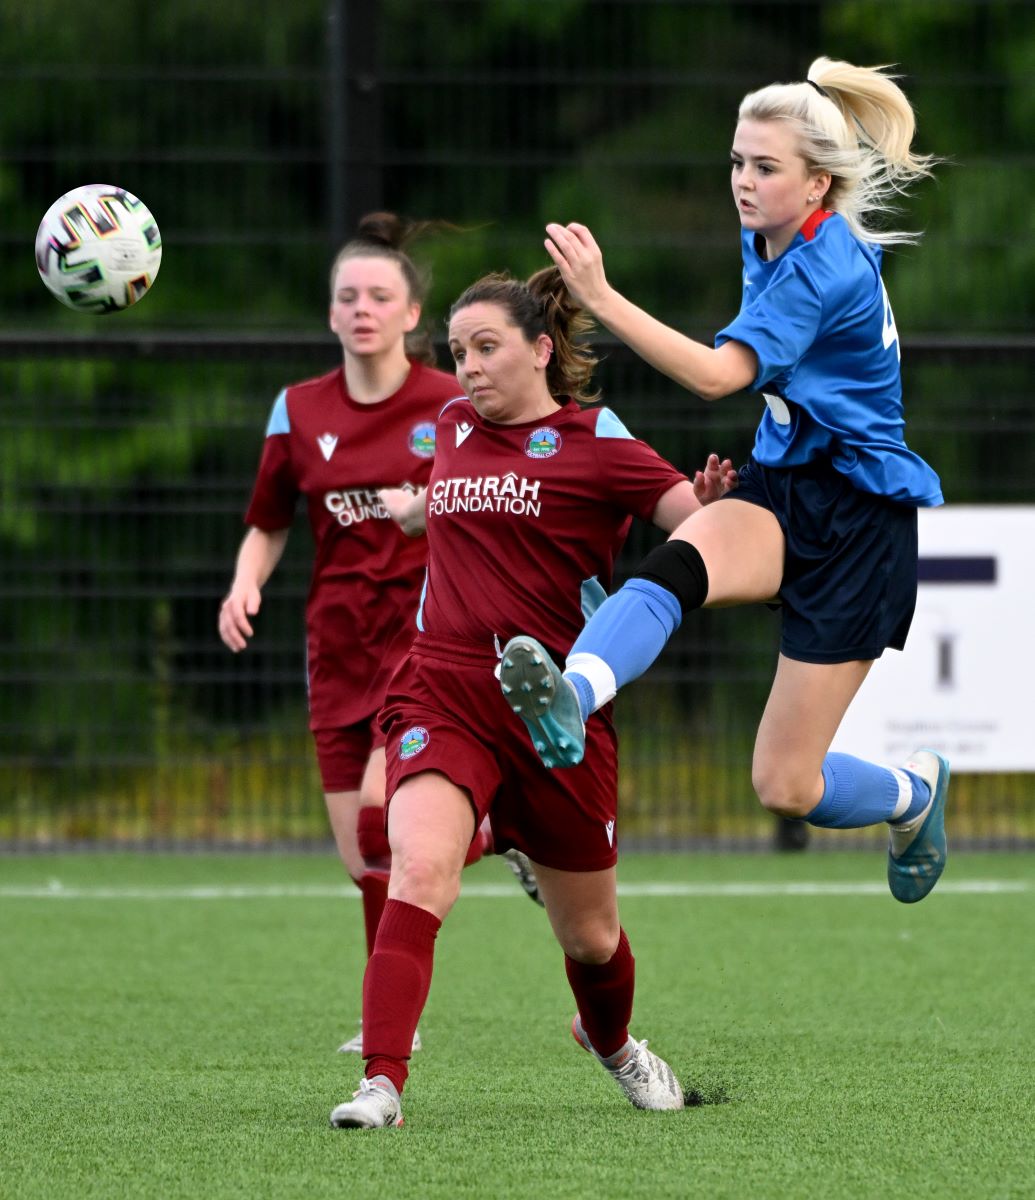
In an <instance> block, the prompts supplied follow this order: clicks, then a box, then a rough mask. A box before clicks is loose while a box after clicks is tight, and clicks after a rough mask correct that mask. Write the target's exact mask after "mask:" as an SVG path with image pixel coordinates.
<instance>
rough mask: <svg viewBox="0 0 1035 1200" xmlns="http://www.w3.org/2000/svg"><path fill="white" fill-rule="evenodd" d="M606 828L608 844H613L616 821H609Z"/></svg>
mask: <svg viewBox="0 0 1035 1200" xmlns="http://www.w3.org/2000/svg"><path fill="white" fill-rule="evenodd" d="M604 828H605V829H606V830H607V844H608V845H609V846H613V845H614V844H615V823H614V821H608V823H607V824H606V825H605V826H604Z"/></svg>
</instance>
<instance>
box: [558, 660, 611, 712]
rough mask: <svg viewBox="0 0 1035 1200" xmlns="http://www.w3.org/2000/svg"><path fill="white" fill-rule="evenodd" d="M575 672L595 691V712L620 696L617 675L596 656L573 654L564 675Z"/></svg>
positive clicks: (565, 667)
mask: <svg viewBox="0 0 1035 1200" xmlns="http://www.w3.org/2000/svg"><path fill="white" fill-rule="evenodd" d="M569 671H574V672H575V673H576V674H577V675H581V676H582V678H583V679H585V680H588V682H589V686H590V687H591V688H592V689H593V711H594V712H596V710H597V709H598V708H602V707H603V706H604V705H605V704H606V703H607V702H608V701H609V700H613V699H614V698H615V696H617V695H618V681H617V680H616V679H615V673H614V671H612V670H611V668H610V667H609V666H608V665H607V663H606V662H604V660H603V659H602V658H600V657H598V656H597V655H596V654H584V653H583V654H572V655H570V656H569V658H568V660H567V662H566V663H565V664H564V673H565V675H567V674H568V672H569Z"/></svg>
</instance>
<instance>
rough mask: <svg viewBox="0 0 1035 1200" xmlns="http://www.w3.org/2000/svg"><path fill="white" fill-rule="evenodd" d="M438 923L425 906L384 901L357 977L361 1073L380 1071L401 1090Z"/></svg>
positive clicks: (428, 978) (371, 1074)
mask: <svg viewBox="0 0 1035 1200" xmlns="http://www.w3.org/2000/svg"><path fill="white" fill-rule="evenodd" d="M441 927H442V922H441V921H440V920H439V919H438V917H436V916H435V915H434V914H433V913H430V912H428V911H427V910H426V909H423V908H417V906H416V905H414V904H407V903H406V902H405V901H404V900H389V901H388V903H387V904H386V905H385V910H384V913H383V915H382V917H381V924H380V926H379V927H378V931H377V941H376V942H375V944H374V952H373V954H371V956H370V961H369V962H368V963H367V972H366V975H365V976H364V979H363V1057H364V1058H365V1059H366V1060H367V1066H366V1076H367V1078H368V1079H373V1077H374V1076H375V1075H385V1076H387V1077H388V1078H389V1079H390V1080H391V1081H392V1083H393V1084H394V1085H395V1087H396V1089H397V1090H398V1091H399V1092H401V1091H402V1090H403V1085H404V1084H405V1083H406V1076H407V1075H408V1074H409V1067H408V1065H407V1064H408V1062H409V1058H410V1052H411V1051H412V1049H413V1035H414V1033H415V1032H416V1030H417V1022H418V1021H419V1020H420V1014H421V1013H422V1012H423V1010H424V1004H425V1001H426V1000H427V998H428V991H429V989H430V988H431V971H432V967H433V965H434V957H435V935H436V934H437V933H438V931H439V929H440V928H441Z"/></svg>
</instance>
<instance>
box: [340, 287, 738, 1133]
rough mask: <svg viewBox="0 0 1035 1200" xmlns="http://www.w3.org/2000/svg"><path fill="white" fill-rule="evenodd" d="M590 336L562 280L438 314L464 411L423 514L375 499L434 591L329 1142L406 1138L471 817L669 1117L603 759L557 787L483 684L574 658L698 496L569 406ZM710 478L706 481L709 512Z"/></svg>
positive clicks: (391, 709) (394, 500)
mask: <svg viewBox="0 0 1035 1200" xmlns="http://www.w3.org/2000/svg"><path fill="white" fill-rule="evenodd" d="M588 325H589V322H588V321H587V320H586V318H585V316H584V314H583V312H582V310H581V308H579V306H577V305H576V304H575V303H574V302H573V301H572V299H571V297H570V296H569V295H568V293H567V291H566V289H565V288H564V286H563V284H562V282H561V279H560V276H559V273H558V272H557V270H556V269H555V268H549V269H547V270H544V271H540V272H539V273H538V274H536V275H534V276H533V277H532V279H531V280H530V281H529V282H528V283H527V284H525V283H521V282H518V281H516V280H512V279H509V278H507V277H504V276H488V277H486V278H484V279H482V280H480V281H479V282H478V283H475V284H474V285H472V286H471V287H470V288H468V289H467V291H465V292H464V294H463V295H462V296H461V297H460V298H459V299H458V300H457V302H456V303H455V304H454V305H453V309H452V312H451V316H450V324H449V346H450V349H451V351H452V354H453V357H454V359H455V362H456V373H457V379H458V380H459V382H460V384H461V385H462V387H463V389H464V391H465V393H466V394H467V396H468V397H469V399H462V400H455V401H452V402H451V403H449V404H447V405H446V406H445V407H444V409H443V411H442V414H441V416H440V418H439V421H438V429H437V447H438V449H437V453H436V457H435V464H434V467H433V469H432V473H431V480H430V483H429V485H428V490H427V495H426V498H424V500H423V501H421V500H418V501H413V500H407V498H406V497H405V496H403V495H402V494H401V493H399V492H395V493H392V494H387V493H386V496H385V499H386V501H387V502H388V503H390V504H391V505H392V507H393V511H397V514H398V517H399V519H400V520H401V521H403V522H404V523H408V522H409V521H411V520H414V519H415V520H416V521H417V523H418V524H419V520H420V517H421V516H422V515H423V517H424V520H425V521H426V526H427V538H428V573H427V582H426V585H425V590H424V596H423V600H422V604H421V610H420V616H419V619H418V624H419V628H420V633H419V634H418V635H417V638H416V640H415V642H414V645H413V648H412V650H411V651H410V654H409V656H408V657H407V658H406V659H405V660H404V661H403V663H402V665H401V666H400V668H399V670H398V671H397V672H396V674H395V676H394V677H393V679H392V682H391V684H390V685H389V689H388V696H387V699H386V701H385V707H384V709H383V710H382V713H381V724H382V727H383V728H384V730H385V732H386V735H387V744H386V753H387V772H388V795H389V797H390V800H389V809H388V822H387V826H388V838H389V842H390V844H391V850H392V874H391V879H390V881H389V890H388V895H389V899H388V903H387V904H386V906H385V910H384V915H383V917H382V919H381V924H380V926H379V927H378V932H377V939H376V942H375V945H374V951H373V954H372V955H371V957H370V960H369V962H368V964H367V973H366V978H365V980H364V985H363V1036H364V1043H363V1054H364V1057H365V1058H366V1060H367V1061H366V1072H365V1077H364V1078H363V1079H362V1080H361V1081H360V1086H359V1090H358V1091H357V1092H356V1093H355V1094H354V1096H353V1098H352V1099H351V1100H349V1101H346V1102H345V1103H343V1104H340V1105H338V1107H337V1108H335V1109H334V1111H333V1112H332V1113H331V1124H332V1125H334V1126H336V1127H339V1128H365V1129H371V1128H384V1127H391V1126H397V1125H400V1124H402V1112H401V1102H400V1093H401V1092H402V1089H403V1085H404V1083H405V1081H406V1077H407V1074H408V1059H409V1057H410V1046H411V1043H412V1040H413V1032H414V1030H415V1029H416V1028H417V1022H418V1019H419V1017H420V1014H421V1011H422V1010H423V1008H424V1004H425V1001H426V999H427V996H428V991H429V988H430V985H431V974H432V962H433V951H434V945H435V938H436V935H437V933H438V930H439V928H440V926H441V924H442V921H443V919H444V918H445V916H446V914H447V913H448V912H449V910H450V908H451V907H452V905H453V903H454V902H455V900H456V898H457V895H458V892H459V888H460V873H461V868H462V866H463V861H464V855H465V852H466V847H467V846H468V844H469V843H470V840H471V837H472V834H473V833H474V831H475V830H476V829H477V828H478V827H479V825H480V824H481V822H482V820H483V819H484V817H485V816H486V814H490V815H491V820H492V828H493V835H494V837H495V840H496V845H497V847H510V848H516V849H519V850H521V851H523V852H524V853H526V854H527V855H528V857H529V858H530V859H531V860H532V861H533V864H534V865H535V871H536V876H537V878H538V880H539V888H540V891H541V894H542V896H543V898H544V899H545V902H546V910H547V913H548V914H549V917H550V922H551V925H552V927H553V930H554V933H555V934H556V937H557V940H558V941H559V942H560V944H561V947H562V948H563V950H564V955H565V958H564V962H565V969H566V971H567V976H568V980H569V983H570V985H571V989H572V992H573V993H574V996H575V1003H576V1007H577V1012H576V1015H575V1018H574V1022H573V1026H572V1031H573V1033H574V1035H575V1038H576V1039H577V1040H578V1042H579V1044H580V1045H581V1046H582V1047H583V1048H584V1049H585V1050H587V1051H589V1053H590V1054H591V1055H593V1056H594V1057H595V1058H596V1059H597V1061H598V1062H600V1063H601V1064H602V1065H603V1067H604V1068H605V1069H606V1070H607V1071H608V1073H609V1074H610V1075H611V1077H612V1078H613V1079H614V1080H615V1082H616V1083H617V1084H618V1086H619V1087H620V1088H621V1090H622V1092H623V1093H624V1094H625V1096H626V1097H628V1099H629V1100H630V1101H631V1102H632V1103H633V1104H634V1105H635V1106H637V1107H638V1108H647V1109H679V1108H682V1107H683V1092H682V1089H681V1088H680V1085H679V1083H678V1081H677V1080H676V1078H675V1076H674V1075H673V1073H672V1070H671V1068H670V1067H669V1066H668V1064H667V1063H666V1062H664V1061H663V1060H662V1059H661V1058H659V1057H658V1056H657V1055H655V1054H653V1053H652V1052H651V1051H650V1050H648V1049H647V1043H646V1042H645V1041H636V1040H634V1039H633V1038H632V1037H631V1036H630V1035H629V1028H628V1026H629V1020H630V1017H631V1013H632V1003H633V956H632V952H631V950H630V948H629V942H628V939H627V938H626V936H625V933H624V932H623V930H622V928H621V925H620V923H619V916H618V903H617V898H616V891H615V863H616V860H617V846H618V836H617V828H616V827H617V821H618V811H617V779H616V769H617V764H616V738H615V731H614V727H613V725H612V722H611V717H610V714H609V713H608V712H606V711H601V712H599V713H598V714H596V715H595V716H594V717H593V718H592V719H591V720H590V721H589V723H588V728H587V739H588V748H587V753H586V758H585V761H584V762H583V764H582V765H581V766H579V767H576V768H575V769H574V770H573V771H571V772H552V771H549V770H547V769H546V768H545V767H544V766H543V764H542V763H541V762H540V761H539V760H538V759H537V758H536V756H535V754H534V753H532V750H531V747H530V746H529V745H528V741H527V737H526V735H525V731H524V729H523V727H522V725H521V723H520V722H519V721H518V720H517V719H516V718H515V717H514V715H513V714H512V713H511V711H510V709H509V706H508V704H507V702H506V701H505V700H504V698H503V696H502V695H501V694H500V691H499V685H498V684H497V682H496V671H497V667H498V652H499V647H500V646H501V645H502V644H503V643H504V642H505V641H506V640H507V639H508V638H509V637H510V636H511V635H512V634H513V633H514V632H515V631H517V630H519V629H524V628H533V629H535V630H536V631H537V633H538V636H539V637H540V638H541V640H542V642H543V643H544V645H546V646H550V647H553V648H557V647H562V646H565V645H568V644H569V643H570V642H571V640H572V639H573V638H574V636H575V634H576V633H577V632H578V630H579V629H580V628H581V626H582V624H583V622H584V620H585V618H586V616H587V614H588V613H589V612H590V611H592V608H593V605H594V604H595V603H596V600H597V598H598V597H600V596H602V595H603V594H604V591H605V590H606V588H607V587H608V585H609V584H610V581H611V573H612V568H613V565H614V560H615V555H616V554H617V552H618V550H619V548H620V547H621V545H622V542H623V540H624V538H625V535H626V533H627V530H628V528H629V524H630V521H631V518H632V517H634V516H636V517H640V518H642V519H644V520H648V521H652V522H654V524H656V525H658V526H659V527H660V528H661V529H663V530H666V531H671V530H673V529H674V528H675V527H676V526H677V525H678V524H679V523H680V521H682V520H683V519H684V518H685V517H686V516H687V515H689V514H690V513H691V512H694V511H696V510H697V509H698V508H699V507H700V503H701V502H700V501H699V500H698V499H697V498H696V496H695V485H692V484H691V483H690V482H689V481H688V480H687V478H686V477H685V476H684V475H682V474H680V472H679V471H677V470H676V469H675V467H673V466H672V465H671V464H669V463H667V462H666V461H665V460H664V459H662V458H661V457H659V455H658V454H657V453H656V452H655V451H654V450H652V449H651V448H650V447H649V446H647V445H646V444H645V443H643V442H641V441H637V440H636V439H635V438H633V437H632V436H631V435H630V434H629V432H628V431H627V430H626V429H625V427H624V426H623V425H622V423H621V421H619V419H618V418H617V417H616V416H615V415H614V413H612V412H610V411H609V410H608V409H606V408H590V409H584V408H582V407H581V402H585V401H588V400H592V399H595V397H594V396H592V395H591V394H590V387H591V373H592V369H593V366H594V363H595V359H593V357H592V356H591V355H590V353H589V351H588V350H587V349H586V348H585V347H582V346H578V345H576V344H575V343H574V341H573V339H574V338H576V337H577V336H579V335H580V334H582V333H584V332H585V331H586V329H587V328H588ZM728 465H729V464H725V467H724V468H723V467H720V465H719V463H718V460H717V459H713V460H711V467H712V469H711V470H710V472H709V473H708V475H707V477H706V476H699V480H700V483H699V488H700V491H701V494H702V498H705V497H708V498H710V497H711V496H713V495H718V494H719V492H720V491H721V490H722V482H723V479H724V477H725V474H726V470H725V468H728Z"/></svg>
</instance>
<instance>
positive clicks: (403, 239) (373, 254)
mask: <svg viewBox="0 0 1035 1200" xmlns="http://www.w3.org/2000/svg"><path fill="white" fill-rule="evenodd" d="M434 227H435V222H433V221H406V220H404V219H403V218H402V217H399V216H396V214H395V213H390V212H372V213H367V214H366V216H364V217H360V220H359V224H358V225H357V227H356V233H355V235H354V236H353V237H352V238H350V239H349V241H347V242H346V243H345V245H344V246H342V248H341V249H340V250H339V251H338V253H337V254H336V255H335V256H334V262H333V263H332V264H331V275H330V287H331V296H332V299H333V294H334V283H335V280H336V279H337V277H338V268H339V267H340V266H341V264H342V263H343V262H345V261H346V260H347V259H350V258H387V259H388V260H389V261H390V262H394V263H395V264H396V265H397V266H398V268H399V270H400V271H401V272H402V276H403V279H405V281H406V288H407V290H408V292H409V298H410V300H411V301H413V302H415V303H417V304H420V305H423V304H424V301H425V299H426V297H427V294H428V289H429V287H430V286H431V275H430V272H429V271H427V270H426V269H423V268H421V267H418V266H417V264H416V263H415V262H414V261H413V259H412V258H410V256H409V254H407V253H406V250H405V247H406V246H407V245H408V244H409V243H410V242H412V241H413V240H414V239H415V238H417V237H419V236H420V235H421V234H423V233H425V232H427V230H429V229H431V228H434ZM406 357H407V358H410V359H413V360H414V361H416V362H423V363H426V364H427V365H428V366H431V367H433V366H436V365H437V359H436V356H435V347H434V346H433V345H432V342H431V336H430V334H429V333H428V332H427V330H425V329H423V328H422V327H421V326H420V325H418V326H417V328H416V329H414V330H412V331H411V332H410V333H408V334H407V335H406Z"/></svg>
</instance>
